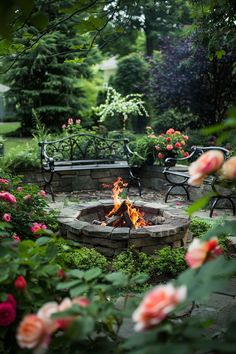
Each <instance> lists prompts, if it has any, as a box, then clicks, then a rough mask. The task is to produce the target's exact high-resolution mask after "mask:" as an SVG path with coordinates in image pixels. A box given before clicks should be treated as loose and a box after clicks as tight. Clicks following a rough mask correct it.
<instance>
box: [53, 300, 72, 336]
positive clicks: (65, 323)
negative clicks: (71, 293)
mask: <svg viewBox="0 0 236 354" xmlns="http://www.w3.org/2000/svg"><path fill="white" fill-rule="evenodd" d="M71 306H72V301H71V299H69V298H68V297H66V298H65V299H63V300H62V302H61V303H60V305H59V307H58V312H62V311H66V310H68V309H69V308H71ZM73 320H74V317H73V316H68V317H62V318H58V319H57V320H56V321H57V325H58V327H59V328H61V329H64V330H67V328H68V327H69V326H70V325H71V323H72V322H73Z"/></svg>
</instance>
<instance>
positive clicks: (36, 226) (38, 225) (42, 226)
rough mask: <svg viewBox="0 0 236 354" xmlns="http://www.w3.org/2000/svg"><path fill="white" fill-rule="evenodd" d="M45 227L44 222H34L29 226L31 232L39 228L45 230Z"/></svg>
mask: <svg viewBox="0 0 236 354" xmlns="http://www.w3.org/2000/svg"><path fill="white" fill-rule="evenodd" d="M46 229H47V226H46V225H45V224H39V223H37V222H34V223H33V226H31V231H32V232H33V233H36V232H37V231H39V230H46Z"/></svg>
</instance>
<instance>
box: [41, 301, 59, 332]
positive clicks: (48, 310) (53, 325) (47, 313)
mask: <svg viewBox="0 0 236 354" xmlns="http://www.w3.org/2000/svg"><path fill="white" fill-rule="evenodd" d="M58 311H59V306H58V303H57V302H48V303H46V304H44V305H43V306H42V307H41V308H40V309H39V311H38V313H37V316H38V318H40V319H41V320H43V322H44V323H45V325H46V327H47V332H48V333H50V334H52V333H53V332H55V331H56V330H57V329H58V325H57V321H56V320H54V319H52V318H51V316H52V314H54V313H57V312H58Z"/></svg>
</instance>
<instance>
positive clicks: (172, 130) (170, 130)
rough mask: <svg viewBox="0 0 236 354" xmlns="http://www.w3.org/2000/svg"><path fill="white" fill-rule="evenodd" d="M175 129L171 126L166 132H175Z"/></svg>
mask: <svg viewBox="0 0 236 354" xmlns="http://www.w3.org/2000/svg"><path fill="white" fill-rule="evenodd" d="M174 132H175V130H174V129H173V128H170V129H168V130H167V131H166V134H173V133H174Z"/></svg>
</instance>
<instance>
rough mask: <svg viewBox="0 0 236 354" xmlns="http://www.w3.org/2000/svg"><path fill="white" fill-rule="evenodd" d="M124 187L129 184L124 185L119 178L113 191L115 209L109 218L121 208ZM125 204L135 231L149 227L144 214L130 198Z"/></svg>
mask: <svg viewBox="0 0 236 354" xmlns="http://www.w3.org/2000/svg"><path fill="white" fill-rule="evenodd" d="M124 187H127V183H124V182H123V180H122V178H121V177H118V178H117V180H116V181H115V182H114V187H113V189H112V192H113V200H114V207H113V209H112V210H111V211H110V212H109V214H108V217H110V216H112V215H113V214H114V213H115V212H116V211H117V210H118V209H119V207H120V206H121V204H122V202H123V200H122V199H121V197H120V194H121V193H122V192H123V189H124ZM125 204H126V206H127V213H128V215H129V218H130V220H131V222H132V224H133V226H134V228H135V229H138V228H140V227H143V226H147V225H148V223H147V222H146V221H145V219H144V213H142V212H140V211H139V210H138V209H136V208H135V207H133V205H132V202H131V201H130V200H129V198H128V197H127V198H126V200H125Z"/></svg>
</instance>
